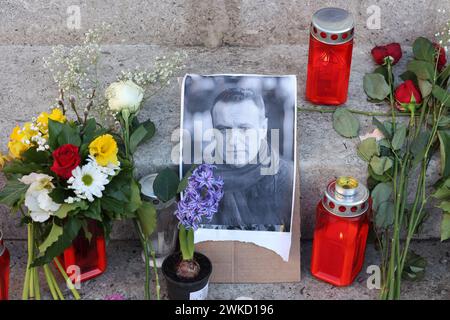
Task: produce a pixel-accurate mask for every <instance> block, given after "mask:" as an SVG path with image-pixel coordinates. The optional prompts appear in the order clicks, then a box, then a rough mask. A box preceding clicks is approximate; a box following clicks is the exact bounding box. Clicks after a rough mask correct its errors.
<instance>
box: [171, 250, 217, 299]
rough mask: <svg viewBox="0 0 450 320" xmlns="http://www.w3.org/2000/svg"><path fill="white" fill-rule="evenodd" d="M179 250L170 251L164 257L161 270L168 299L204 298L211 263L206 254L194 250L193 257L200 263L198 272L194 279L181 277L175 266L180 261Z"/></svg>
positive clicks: (206, 291)
mask: <svg viewBox="0 0 450 320" xmlns="http://www.w3.org/2000/svg"><path fill="white" fill-rule="evenodd" d="M181 259H182V256H181V253H180V252H175V253H172V254H171V255H170V256H168V257H166V259H164V261H163V264H162V272H163V274H164V277H165V278H166V282H167V293H168V295H169V299H170V300H205V299H206V297H207V296H208V282H209V276H210V275H211V272H212V264H211V261H210V260H209V259H208V257H207V256H205V255H203V254H201V253H198V252H195V253H194V259H195V260H196V261H197V262H198V264H199V265H200V273H199V274H198V276H197V277H195V278H194V279H189V280H187V279H181V278H179V277H178V276H177V274H176V267H177V265H178V263H179V262H180V261H181Z"/></svg>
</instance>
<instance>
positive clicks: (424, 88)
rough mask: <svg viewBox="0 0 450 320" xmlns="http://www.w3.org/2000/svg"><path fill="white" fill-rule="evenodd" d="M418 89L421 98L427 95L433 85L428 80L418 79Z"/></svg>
mask: <svg viewBox="0 0 450 320" xmlns="http://www.w3.org/2000/svg"><path fill="white" fill-rule="evenodd" d="M419 89H420V93H421V94H422V98H425V97H428V96H429V95H430V93H431V89H433V85H432V84H431V83H430V81H428V80H422V79H419Z"/></svg>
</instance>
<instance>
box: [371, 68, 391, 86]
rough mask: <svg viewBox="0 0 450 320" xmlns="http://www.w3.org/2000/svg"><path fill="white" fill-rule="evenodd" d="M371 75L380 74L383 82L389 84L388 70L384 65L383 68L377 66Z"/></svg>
mask: <svg viewBox="0 0 450 320" xmlns="http://www.w3.org/2000/svg"><path fill="white" fill-rule="evenodd" d="M373 73H378V74H381V75H382V76H383V77H384V80H386V83H388V82H389V72H388V69H387V67H386V66H385V65H383V66H378V67H377V68H376V69H375V70H374V71H373Z"/></svg>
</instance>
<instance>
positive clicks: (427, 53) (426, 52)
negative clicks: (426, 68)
mask: <svg viewBox="0 0 450 320" xmlns="http://www.w3.org/2000/svg"><path fill="white" fill-rule="evenodd" d="M413 53H414V57H415V58H416V59H418V60H423V61H428V62H431V63H434V57H435V53H436V49H435V48H434V46H433V44H432V43H431V41H430V40H428V39H427V38H424V37H419V38H417V39H416V40H415V41H414V44H413Z"/></svg>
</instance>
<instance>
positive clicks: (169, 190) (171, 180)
mask: <svg viewBox="0 0 450 320" xmlns="http://www.w3.org/2000/svg"><path fill="white" fill-rule="evenodd" d="M179 182H180V180H179V178H178V176H177V174H176V173H175V172H174V171H173V170H171V169H169V168H165V169H164V170H162V171H161V172H160V173H159V174H158V175H157V176H156V178H155V181H154V182H153V190H154V191H155V195H156V197H157V198H158V199H159V200H161V201H163V202H167V201H169V200H170V199H172V198H173V197H175V196H176V195H177V190H178V184H179Z"/></svg>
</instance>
